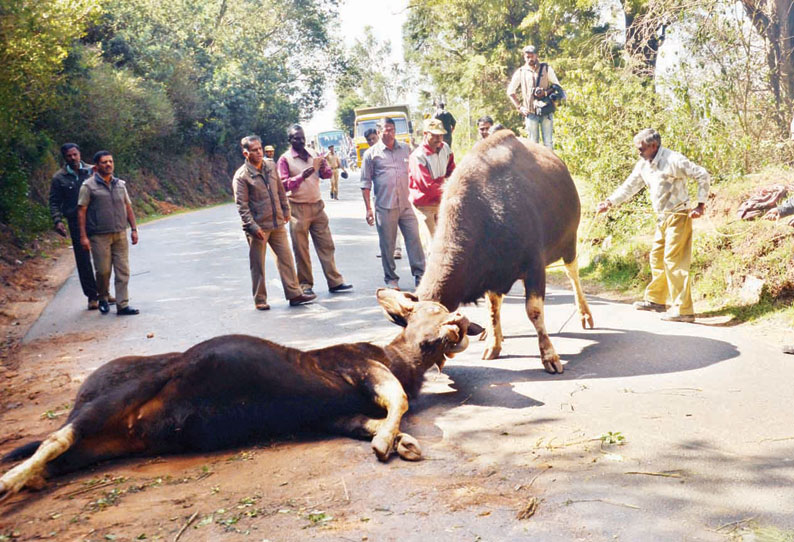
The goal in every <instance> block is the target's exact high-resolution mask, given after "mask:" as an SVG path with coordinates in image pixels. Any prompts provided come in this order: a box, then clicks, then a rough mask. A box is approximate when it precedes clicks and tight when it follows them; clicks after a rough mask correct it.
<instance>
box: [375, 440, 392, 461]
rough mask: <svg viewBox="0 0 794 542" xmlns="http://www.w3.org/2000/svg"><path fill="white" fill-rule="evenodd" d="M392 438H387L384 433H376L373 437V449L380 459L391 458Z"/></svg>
mask: <svg viewBox="0 0 794 542" xmlns="http://www.w3.org/2000/svg"><path fill="white" fill-rule="evenodd" d="M392 443H393V441H392V439H390V438H386V437H384V436H382V435H375V438H373V439H372V450H373V451H374V452H375V455H376V456H377V457H378V460H379V461H386V460H387V459H389V454H391V451H392Z"/></svg>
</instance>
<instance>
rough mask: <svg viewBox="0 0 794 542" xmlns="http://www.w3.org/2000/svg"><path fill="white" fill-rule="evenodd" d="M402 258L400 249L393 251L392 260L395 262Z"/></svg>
mask: <svg viewBox="0 0 794 542" xmlns="http://www.w3.org/2000/svg"><path fill="white" fill-rule="evenodd" d="M402 257H403V251H402V249H400V248H395V249H394V259H395V260H400V259H402Z"/></svg>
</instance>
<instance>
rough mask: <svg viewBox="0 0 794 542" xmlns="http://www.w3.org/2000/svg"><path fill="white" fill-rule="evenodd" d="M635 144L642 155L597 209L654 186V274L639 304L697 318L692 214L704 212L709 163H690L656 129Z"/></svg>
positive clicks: (672, 316) (669, 315)
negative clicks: (692, 196)
mask: <svg viewBox="0 0 794 542" xmlns="http://www.w3.org/2000/svg"><path fill="white" fill-rule="evenodd" d="M634 145H635V146H636V147H637V151H638V152H639V153H640V156H641V159H640V160H638V161H637V164H636V165H635V166H634V170H633V171H632V172H631V175H629V176H628V178H627V179H626V180H625V182H624V183H623V184H622V185H620V186H619V187H618V189H617V190H615V191H614V192H613V193H612V195H611V196H609V198H607V199H606V200H604V201H602V202H601V203H599V204H598V207H597V208H596V211H597V212H599V213H603V212H606V211H607V210H608V209H609V208H610V207H613V206H617V205H620V204H621V203H623V202H625V201H627V200H628V199H629V198H631V197H632V196H634V194H636V193H637V192H639V191H640V190H641V189H642V188H643V187H645V186H647V187H648V190H649V191H650V198H651V205H652V206H653V210H654V211H655V212H656V216H657V220H656V233H655V235H654V239H653V245H652V247H651V253H650V260H651V261H650V263H651V277H652V278H651V282H650V284H648V287H647V288H646V289H645V299H644V300H643V301H637V302H635V303H634V308H636V309H638V310H646V311H656V312H665V311H667V312H666V314H665V315H663V316H662V320H667V321H672V322H694V321H695V315H694V309H693V306H692V289H691V288H692V281H691V278H690V275H689V266H690V263H691V260H692V219H693V218H699V217H701V216H702V215H703V210H704V207H705V205H706V200H707V199H708V196H709V185H710V182H711V178H710V177H709V174H708V172H707V171H706V170H705V169H704V168H702V167H701V166H698V165H697V164H694V163H692V162H690V161H689V160H688V159H687V158H686V157H685V156H684V155H683V154H681V153H678V152H675V151H672V150H670V149H667V148H665V147H662V136H660V135H659V132H657V131H656V130H654V129H652V128H646V129H645V130H642V131H641V132H640V133H638V134H637V135H636V136H634ZM688 179H695V180H696V181H697V183H698V191H697V200H698V204H697V207H694V208H693V209H689V193H688V191H687V185H686V182H687V180H688ZM668 307H669V310H667V309H668Z"/></svg>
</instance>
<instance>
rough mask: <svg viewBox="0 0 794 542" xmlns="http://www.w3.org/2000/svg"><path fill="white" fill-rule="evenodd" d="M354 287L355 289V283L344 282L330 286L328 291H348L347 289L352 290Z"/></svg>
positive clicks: (336, 292)
mask: <svg viewBox="0 0 794 542" xmlns="http://www.w3.org/2000/svg"><path fill="white" fill-rule="evenodd" d="M352 289H353V285H352V284H345V283H344V282H343V283H342V284H337V285H336V286H334V287H332V288H328V291H329V292H331V293H332V294H338V293H340V292H346V291H348V290H352Z"/></svg>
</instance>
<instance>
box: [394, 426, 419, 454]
mask: <svg viewBox="0 0 794 542" xmlns="http://www.w3.org/2000/svg"><path fill="white" fill-rule="evenodd" d="M394 449H395V450H397V454H399V456H400V457H402V458H403V459H405V460H406V461H419V460H420V459H422V448H421V447H420V446H419V441H417V440H416V439H415V438H414V437H412V436H411V435H409V434H407V433H400V434H399V435H397V438H396V439H395V440H394Z"/></svg>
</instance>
